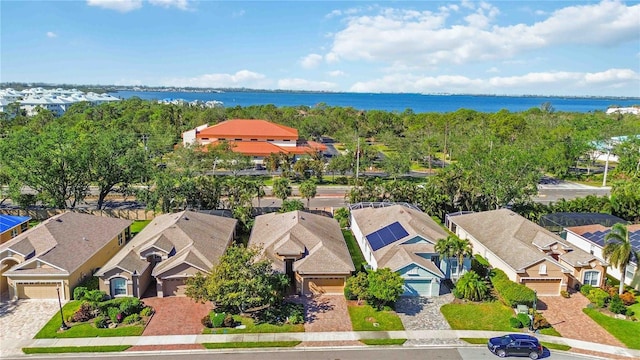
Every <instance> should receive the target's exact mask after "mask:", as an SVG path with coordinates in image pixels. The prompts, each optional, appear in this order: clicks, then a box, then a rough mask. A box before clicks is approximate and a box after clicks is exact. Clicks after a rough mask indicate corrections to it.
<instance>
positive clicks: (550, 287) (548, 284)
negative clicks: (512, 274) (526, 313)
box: [522, 279, 561, 296]
mask: <svg viewBox="0 0 640 360" xmlns="http://www.w3.org/2000/svg"><path fill="white" fill-rule="evenodd" d="M560 282H561V280H560V279H527V280H523V281H522V283H523V284H524V285H526V286H527V287H528V288H530V289H533V290H535V291H536V292H537V293H538V295H552V296H556V295H560Z"/></svg>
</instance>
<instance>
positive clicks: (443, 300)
mask: <svg viewBox="0 0 640 360" xmlns="http://www.w3.org/2000/svg"><path fill="white" fill-rule="evenodd" d="M451 301H453V295H452V294H450V293H449V294H445V295H441V296H436V297H430V298H426V297H418V296H405V297H401V298H400V300H398V301H397V302H396V313H397V314H398V316H400V320H402V325H404V328H405V330H451V327H450V326H449V323H448V322H447V320H446V319H445V318H444V316H443V315H442V313H441V312H440V307H441V306H442V305H444V304H448V303H450V302H451ZM405 344H406V345H427V344H429V345H431V344H464V342H462V341H460V340H458V339H417V340H408V341H407V342H406V343H405Z"/></svg>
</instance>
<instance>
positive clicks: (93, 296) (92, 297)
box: [83, 290, 107, 303]
mask: <svg viewBox="0 0 640 360" xmlns="http://www.w3.org/2000/svg"><path fill="white" fill-rule="evenodd" d="M106 297H107V293H105V292H104V291H100V290H89V291H87V292H85V293H84V296H83V299H84V300H87V301H89V302H92V303H99V302H101V301H102V300H104V299H105V298H106Z"/></svg>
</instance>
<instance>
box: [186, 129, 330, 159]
mask: <svg viewBox="0 0 640 360" xmlns="http://www.w3.org/2000/svg"><path fill="white" fill-rule="evenodd" d="M182 142H183V144H184V146H189V145H193V144H197V145H209V144H214V145H215V144H219V143H222V142H227V143H229V144H230V145H231V149H232V150H233V151H234V152H237V153H241V154H243V155H246V156H250V157H251V158H252V159H253V162H254V163H256V164H262V163H263V161H264V158H265V157H267V156H269V155H270V154H272V153H284V154H290V155H293V156H294V157H298V156H300V155H304V154H308V153H314V152H323V151H325V150H326V149H327V147H326V146H325V145H323V144H320V143H317V142H313V141H306V140H303V139H300V138H299V136H298V130H296V129H294V128H291V127H288V126H284V125H279V124H275V123H272V122H269V121H267V120H247V119H233V120H227V121H223V122H221V123H219V124H216V125H213V126H208V124H205V125H202V126H198V127H197V128H195V129H192V130H189V131H185V132H184V133H182Z"/></svg>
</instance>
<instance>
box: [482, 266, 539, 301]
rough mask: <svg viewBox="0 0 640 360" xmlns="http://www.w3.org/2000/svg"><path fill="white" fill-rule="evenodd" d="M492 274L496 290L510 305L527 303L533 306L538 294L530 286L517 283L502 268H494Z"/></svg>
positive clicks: (492, 281)
mask: <svg viewBox="0 0 640 360" xmlns="http://www.w3.org/2000/svg"><path fill="white" fill-rule="evenodd" d="M492 273H493V274H492V275H491V284H493V288H494V289H495V290H496V292H497V293H498V295H499V296H500V299H501V300H502V301H503V302H504V303H505V304H506V305H507V306H510V307H515V306H516V305H527V306H529V307H532V306H533V302H534V300H535V297H536V294H535V292H534V291H533V290H531V289H529V288H528V287H526V286H524V285H522V284H518V283H515V282H513V281H511V280H509V278H508V277H507V274H505V273H504V272H503V271H502V270H500V269H493V270H492Z"/></svg>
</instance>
